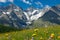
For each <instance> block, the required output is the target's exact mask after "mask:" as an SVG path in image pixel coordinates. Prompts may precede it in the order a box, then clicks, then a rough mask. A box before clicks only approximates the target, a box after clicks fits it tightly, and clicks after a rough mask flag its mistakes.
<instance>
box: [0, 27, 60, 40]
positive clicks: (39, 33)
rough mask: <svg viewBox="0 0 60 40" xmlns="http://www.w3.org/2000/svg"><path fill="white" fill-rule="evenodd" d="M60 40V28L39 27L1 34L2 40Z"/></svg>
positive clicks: (0, 38) (0, 39)
mask: <svg viewBox="0 0 60 40" xmlns="http://www.w3.org/2000/svg"><path fill="white" fill-rule="evenodd" d="M32 39H34V40H60V27H58V26H57V27H52V26H51V27H39V28H34V29H24V30H22V31H14V32H7V33H1V34H0V40H32Z"/></svg>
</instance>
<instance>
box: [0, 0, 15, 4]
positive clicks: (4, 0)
mask: <svg viewBox="0 0 60 40" xmlns="http://www.w3.org/2000/svg"><path fill="white" fill-rule="evenodd" d="M8 1H9V2H13V1H14V0H0V2H3V3H5V2H8Z"/></svg>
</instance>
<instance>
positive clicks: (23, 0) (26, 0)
mask: <svg viewBox="0 0 60 40" xmlns="http://www.w3.org/2000/svg"><path fill="white" fill-rule="evenodd" d="M22 2H24V3H26V4H29V5H31V2H30V1H29V0H22Z"/></svg>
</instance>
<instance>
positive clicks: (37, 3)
mask: <svg viewBox="0 0 60 40" xmlns="http://www.w3.org/2000/svg"><path fill="white" fill-rule="evenodd" d="M35 4H36V5H38V6H39V5H40V6H41V7H43V4H42V3H41V2H39V1H38V2H35Z"/></svg>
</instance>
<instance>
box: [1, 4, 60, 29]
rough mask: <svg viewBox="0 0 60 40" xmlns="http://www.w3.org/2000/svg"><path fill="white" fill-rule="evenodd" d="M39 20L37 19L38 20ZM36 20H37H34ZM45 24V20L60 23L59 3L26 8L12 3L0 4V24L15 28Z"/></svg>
mask: <svg viewBox="0 0 60 40" xmlns="http://www.w3.org/2000/svg"><path fill="white" fill-rule="evenodd" d="M38 20H39V21H38ZM36 21H37V22H36ZM35 22H36V25H38V24H39V25H40V26H41V25H42V23H43V24H44V25H45V22H50V23H52V24H58V25H60V5H57V6H52V7H50V6H48V5H46V6H45V7H44V8H42V9H37V8H33V7H30V8H28V9H26V10H23V9H22V8H20V7H18V6H16V5H14V4H9V5H8V6H0V24H2V25H5V26H11V27H16V28H23V27H26V26H29V25H30V24H32V25H34V23H35Z"/></svg>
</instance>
